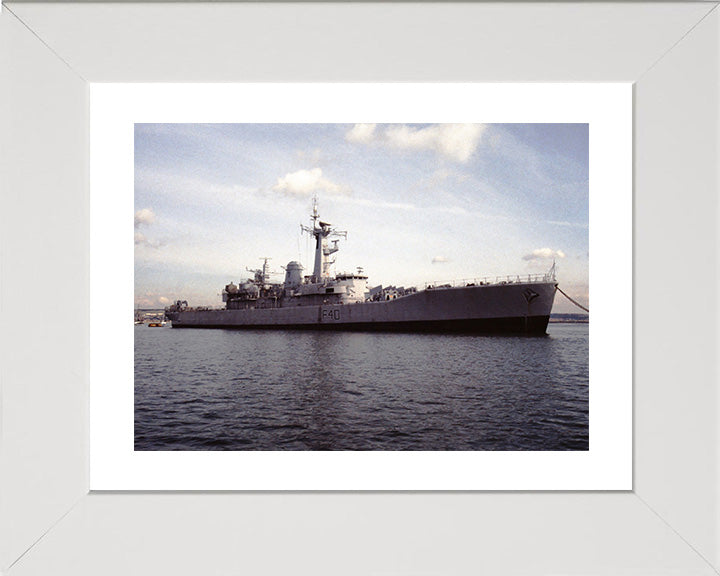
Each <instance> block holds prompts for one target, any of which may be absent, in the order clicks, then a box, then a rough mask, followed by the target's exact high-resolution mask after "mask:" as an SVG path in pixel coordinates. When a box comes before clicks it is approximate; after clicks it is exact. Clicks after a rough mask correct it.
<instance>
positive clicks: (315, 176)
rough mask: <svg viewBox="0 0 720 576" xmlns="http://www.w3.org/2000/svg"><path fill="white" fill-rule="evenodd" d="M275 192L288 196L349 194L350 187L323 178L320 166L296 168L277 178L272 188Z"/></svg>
mask: <svg viewBox="0 0 720 576" xmlns="http://www.w3.org/2000/svg"><path fill="white" fill-rule="evenodd" d="M272 189H273V190H274V191H275V192H282V193H283V194H287V195H289V196H311V195H312V194H314V193H315V192H325V193H328V194H349V193H350V188H348V187H347V186H345V185H342V184H337V183H335V182H332V181H330V180H328V179H327V178H325V177H324V176H323V175H322V170H321V169H320V168H313V169H312V170H298V171H297V172H291V173H289V174H285V176H283V177H282V178H278V181H277V184H275V186H273V188H272Z"/></svg>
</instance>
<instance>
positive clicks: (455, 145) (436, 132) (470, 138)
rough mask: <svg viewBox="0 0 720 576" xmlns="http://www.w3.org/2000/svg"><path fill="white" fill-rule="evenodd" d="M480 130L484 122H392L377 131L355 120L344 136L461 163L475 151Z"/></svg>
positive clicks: (479, 138)
mask: <svg viewBox="0 0 720 576" xmlns="http://www.w3.org/2000/svg"><path fill="white" fill-rule="evenodd" d="M484 132H485V125H484V124H434V125H432V126H428V127H426V128H413V127H410V126H406V125H404V124H393V125H390V126H388V127H387V128H385V130H384V131H377V130H376V126H375V124H355V126H353V128H352V129H351V130H350V131H349V132H348V133H347V134H345V139H346V140H348V141H349V142H356V143H361V144H371V143H373V142H375V143H379V144H382V145H384V146H387V147H390V148H395V149H397V150H420V151H431V152H435V153H436V154H437V155H438V156H441V157H443V158H445V159H448V160H452V161H454V162H461V163H464V162H467V161H468V160H469V159H470V157H471V156H472V155H473V154H474V153H475V150H476V149H477V147H478V144H480V140H481V138H482V135H483V133H484Z"/></svg>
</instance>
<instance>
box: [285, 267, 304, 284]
mask: <svg viewBox="0 0 720 576" xmlns="http://www.w3.org/2000/svg"><path fill="white" fill-rule="evenodd" d="M302 272H303V267H302V264H300V262H294V261H293V262H288V265H287V266H286V267H285V288H297V287H298V286H300V284H302Z"/></svg>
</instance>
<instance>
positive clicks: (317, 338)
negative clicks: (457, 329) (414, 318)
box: [135, 323, 589, 450]
mask: <svg viewBox="0 0 720 576" xmlns="http://www.w3.org/2000/svg"><path fill="white" fill-rule="evenodd" d="M548 334H549V335H548V336H547V337H545V338H527V337H522V336H503V337H498V336H494V337H489V336H481V335H456V334H394V333H375V332H373V333H365V332H318V331H305V330H300V331H297V330H293V331H285V330H255V331H251V332H246V331H237V330H202V331H196V330H147V329H146V328H144V327H143V326H136V328H135V449H136V450H587V449H588V441H589V438H588V379H589V373H588V325H587V324H580V323H576V324H554V323H553V324H550V325H549V326H548Z"/></svg>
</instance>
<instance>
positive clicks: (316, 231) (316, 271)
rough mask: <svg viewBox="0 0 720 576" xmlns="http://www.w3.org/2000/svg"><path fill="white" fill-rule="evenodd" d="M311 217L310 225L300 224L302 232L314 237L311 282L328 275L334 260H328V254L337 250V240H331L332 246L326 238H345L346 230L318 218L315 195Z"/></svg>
mask: <svg viewBox="0 0 720 576" xmlns="http://www.w3.org/2000/svg"><path fill="white" fill-rule="evenodd" d="M310 218H311V219H312V227H310V226H304V225H303V224H300V227H301V228H302V230H303V232H307V233H308V234H310V235H311V236H314V237H315V266H314V267H313V275H312V281H313V282H321V281H323V280H325V279H327V277H328V270H329V268H330V266H332V265H333V264H334V263H335V260H328V258H327V257H328V256H330V254H334V253H335V252H337V251H338V250H339V248H338V245H337V243H338V240H332V246H329V247H328V243H327V239H328V238H331V237H337V238H347V232H346V231H344V230H336V229H335V228H332V227H331V226H332V225H331V224H330V223H328V222H323V221H322V220H320V215H319V214H318V208H317V196H315V197H313V211H312V214H311V215H310Z"/></svg>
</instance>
